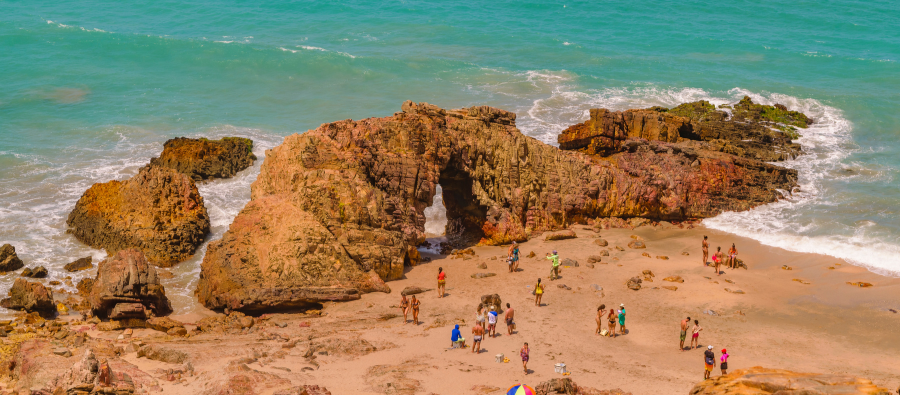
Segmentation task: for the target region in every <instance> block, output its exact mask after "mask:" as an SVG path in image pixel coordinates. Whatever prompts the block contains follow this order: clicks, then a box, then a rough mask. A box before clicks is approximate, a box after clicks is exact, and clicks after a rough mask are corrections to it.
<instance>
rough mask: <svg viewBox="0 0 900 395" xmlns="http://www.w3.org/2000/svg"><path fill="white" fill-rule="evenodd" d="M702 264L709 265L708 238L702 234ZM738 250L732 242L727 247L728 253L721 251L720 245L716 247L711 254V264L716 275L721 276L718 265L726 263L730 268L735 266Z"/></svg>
mask: <svg viewBox="0 0 900 395" xmlns="http://www.w3.org/2000/svg"><path fill="white" fill-rule="evenodd" d="M702 246H703V265H704V266H709V261H707V259H709V238H708V237H707V236H703V244H702ZM737 255H738V251H737V247H735V246H734V243H732V244H731V248H729V249H728V255H726V254H725V253H723V252H722V247H716V253H715V254H713V256H712V261H713V266H714V267H715V269H716V275H717V276H721V275H722V272H721V271H720V270H719V266H720V265H726V266H728V268H730V269H735V268H737V264H738V262H737V261H738V259H737Z"/></svg>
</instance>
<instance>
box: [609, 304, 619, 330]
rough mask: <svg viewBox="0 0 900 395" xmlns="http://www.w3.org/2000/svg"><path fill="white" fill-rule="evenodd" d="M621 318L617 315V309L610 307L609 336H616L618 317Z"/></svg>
mask: <svg viewBox="0 0 900 395" xmlns="http://www.w3.org/2000/svg"><path fill="white" fill-rule="evenodd" d="M617 318H619V317H618V316H616V310H614V309H609V314H607V315H606V321H607V322H608V323H609V324H608V326H607V327H608V328H609V335H607V336H609V337H616V319H617Z"/></svg>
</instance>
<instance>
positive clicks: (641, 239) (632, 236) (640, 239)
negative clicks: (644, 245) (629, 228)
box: [631, 235, 644, 241]
mask: <svg viewBox="0 0 900 395" xmlns="http://www.w3.org/2000/svg"><path fill="white" fill-rule="evenodd" d="M631 238H632V239H635V240H639V241H644V238H643V237H641V236H638V235H631Z"/></svg>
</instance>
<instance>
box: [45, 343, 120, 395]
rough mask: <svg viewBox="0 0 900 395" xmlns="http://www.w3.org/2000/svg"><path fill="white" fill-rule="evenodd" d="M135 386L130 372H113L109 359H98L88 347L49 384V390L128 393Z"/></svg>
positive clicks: (72, 392)
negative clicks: (77, 359)
mask: <svg viewBox="0 0 900 395" xmlns="http://www.w3.org/2000/svg"><path fill="white" fill-rule="evenodd" d="M134 387H135V386H134V381H133V380H132V379H131V377H129V376H128V374H125V373H121V372H113V370H112V368H110V365H109V363H108V362H107V361H102V362H100V361H98V360H97V357H96V356H94V353H93V351H91V349H90V348H88V349H87V350H85V352H84V356H83V357H82V358H81V360H80V361H78V362H77V363H75V365H74V366H72V368H71V369H69V370H68V371H66V372H64V373H62V374H60V375H58V376H56V378H55V379H54V380H53V381H52V382H50V383H49V384H48V385H47V390H48V391H47V392H48V393H52V394H115V395H127V394H133V393H134V390H135V388H134Z"/></svg>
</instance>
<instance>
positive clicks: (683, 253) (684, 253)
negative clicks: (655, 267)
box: [681, 251, 691, 256]
mask: <svg viewBox="0 0 900 395" xmlns="http://www.w3.org/2000/svg"><path fill="white" fill-rule="evenodd" d="M681 255H684V256H688V255H691V254H690V253H688V252H687V251H685V252H682V253H681Z"/></svg>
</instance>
